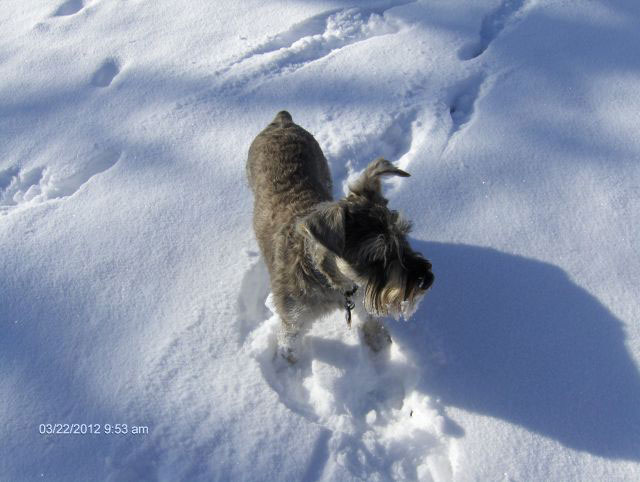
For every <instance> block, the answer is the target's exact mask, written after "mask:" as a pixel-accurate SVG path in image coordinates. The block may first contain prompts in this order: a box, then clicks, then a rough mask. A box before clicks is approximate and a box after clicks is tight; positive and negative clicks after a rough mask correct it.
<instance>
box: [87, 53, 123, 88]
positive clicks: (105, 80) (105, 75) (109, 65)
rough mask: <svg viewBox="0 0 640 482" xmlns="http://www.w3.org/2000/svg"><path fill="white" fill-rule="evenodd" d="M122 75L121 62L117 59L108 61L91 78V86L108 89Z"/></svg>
mask: <svg viewBox="0 0 640 482" xmlns="http://www.w3.org/2000/svg"><path fill="white" fill-rule="evenodd" d="M119 73H120V62H119V61H118V60H117V59H106V60H105V61H104V62H102V64H101V65H100V67H99V68H98V70H96V71H95V72H94V73H93V75H92V76H91V85H93V86H95V87H108V86H109V85H111V82H113V79H114V78H115V77H116V75H118V74H119Z"/></svg>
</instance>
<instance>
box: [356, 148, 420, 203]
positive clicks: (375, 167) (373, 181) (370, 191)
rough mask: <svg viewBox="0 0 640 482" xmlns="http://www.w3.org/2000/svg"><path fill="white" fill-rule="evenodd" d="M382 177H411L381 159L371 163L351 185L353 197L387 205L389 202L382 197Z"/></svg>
mask: <svg viewBox="0 0 640 482" xmlns="http://www.w3.org/2000/svg"><path fill="white" fill-rule="evenodd" d="M382 176H400V177H409V176H410V174H409V173H408V172H405V171H403V170H402V169H398V168H397V167H396V166H394V165H393V164H391V162H389V161H387V160H386V159H383V158H382V157H379V158H378V159H376V160H375V161H371V163H370V164H369V165H368V166H367V168H366V169H365V170H364V172H363V173H362V174H361V175H360V177H359V178H358V179H356V181H355V182H353V183H352V184H350V185H349V191H351V195H353V196H363V197H366V198H367V199H369V200H370V201H371V202H374V203H379V204H387V200H386V199H385V198H384V196H383V195H382V187H381V185H380V178H381V177H382Z"/></svg>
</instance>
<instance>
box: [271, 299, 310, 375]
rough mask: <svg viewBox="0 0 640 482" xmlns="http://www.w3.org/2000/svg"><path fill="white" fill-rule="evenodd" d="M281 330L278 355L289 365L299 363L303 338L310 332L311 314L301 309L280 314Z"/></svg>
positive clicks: (283, 311) (284, 311)
mask: <svg viewBox="0 0 640 482" xmlns="http://www.w3.org/2000/svg"><path fill="white" fill-rule="evenodd" d="M278 315H279V316H280V329H279V333H278V355H279V356H281V357H282V358H284V359H285V360H287V361H288V362H289V363H295V362H297V361H298V358H299V354H300V351H301V345H302V338H303V337H304V334H305V333H306V332H307V331H308V330H309V328H310V325H311V322H310V317H311V314H310V313H309V312H308V310H305V309H303V308H300V307H299V305H298V309H289V310H282V312H279V313H278Z"/></svg>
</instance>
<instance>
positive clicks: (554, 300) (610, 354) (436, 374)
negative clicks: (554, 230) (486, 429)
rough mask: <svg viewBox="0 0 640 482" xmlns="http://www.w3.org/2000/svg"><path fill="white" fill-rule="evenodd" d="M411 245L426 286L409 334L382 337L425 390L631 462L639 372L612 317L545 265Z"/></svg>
mask: <svg viewBox="0 0 640 482" xmlns="http://www.w3.org/2000/svg"><path fill="white" fill-rule="evenodd" d="M413 244H414V246H415V247H416V248H417V249H418V250H419V251H421V252H422V253H424V254H425V255H426V256H427V257H428V258H429V259H431V261H432V262H433V266H434V274H435V275H436V282H435V284H434V287H433V289H432V291H431V292H429V293H428V294H427V296H426V298H425V299H424V301H423V303H422V305H421V307H420V310H419V311H418V312H417V313H416V315H415V318H414V319H413V320H412V321H411V324H410V325H409V326H411V325H414V326H413V327H412V328H409V327H407V328H406V329H405V328H402V327H401V326H397V327H395V328H396V329H393V334H394V337H396V338H398V339H399V340H401V341H402V343H404V344H406V345H408V346H409V347H410V348H411V350H412V351H413V352H414V353H416V354H418V356H420V357H422V358H423V361H424V366H425V367H428V368H425V373H424V374H423V377H422V378H423V379H422V382H421V389H422V390H423V391H424V392H425V393H428V394H430V395H432V396H436V397H439V398H440V400H441V401H442V403H444V404H445V405H452V406H457V407H461V408H463V409H465V410H470V411H473V412H477V413H481V414H484V415H489V416H492V417H497V418H501V419H504V420H507V421H509V422H511V423H515V424H518V425H521V426H523V427H525V428H526V429H528V430H532V431H534V432H537V433H540V434H542V435H544V436H547V437H550V438H551V439H554V440H556V441H558V442H560V443H562V444H563V445H565V446H567V447H570V448H573V449H577V450H585V451H587V452H590V453H592V454H595V455H599V456H603V457H608V458H620V459H633V460H640V374H639V372H638V369H637V367H636V365H635V363H634V361H633V359H632V358H631V356H630V355H629V353H628V351H627V349H626V347H625V334H624V330H623V324H622V322H621V321H620V320H619V319H617V318H616V317H615V316H614V315H613V314H612V313H611V312H609V311H608V310H607V308H605V307H604V306H603V305H602V304H601V303H600V302H599V301H598V300H597V299H596V298H595V297H594V296H592V295H591V294H589V293H588V292H587V291H585V290H584V289H582V288H580V286H578V285H576V284H575V283H574V282H572V281H571V280H570V279H569V277H568V276H567V275H566V274H565V273H564V272H563V271H562V270H561V269H559V268H558V267H556V266H553V265H551V264H547V263H543V262H540V261H535V260H533V259H527V258H523V257H519V256H514V255H509V254H505V253H502V252H499V251H496V250H493V249H487V248H481V247H477V246H466V245H457V244H441V243H427V242H416V241H414V242H413ZM425 323H426V324H425ZM416 324H417V325H416ZM391 325H393V323H391ZM420 326H422V328H420ZM416 335H418V336H416ZM434 339H435V340H437V342H434ZM434 343H436V344H437V345H438V350H439V351H441V352H442V354H443V359H442V360H440V362H437V363H434V359H433V353H432V351H433V350H432V348H433V347H434V346H435V345H434Z"/></svg>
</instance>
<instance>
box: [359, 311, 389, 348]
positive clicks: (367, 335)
mask: <svg viewBox="0 0 640 482" xmlns="http://www.w3.org/2000/svg"><path fill="white" fill-rule="evenodd" d="M362 337H363V339H364V342H365V343H366V344H367V345H368V346H369V348H371V350H372V351H373V352H374V353H377V352H379V351H381V350H383V349H385V348H386V347H388V346H389V345H391V335H389V332H388V331H387V329H386V328H385V327H384V325H383V324H382V323H381V322H380V320H376V319H373V318H370V319H368V320H367V321H366V322H365V323H364V324H363V325H362Z"/></svg>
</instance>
